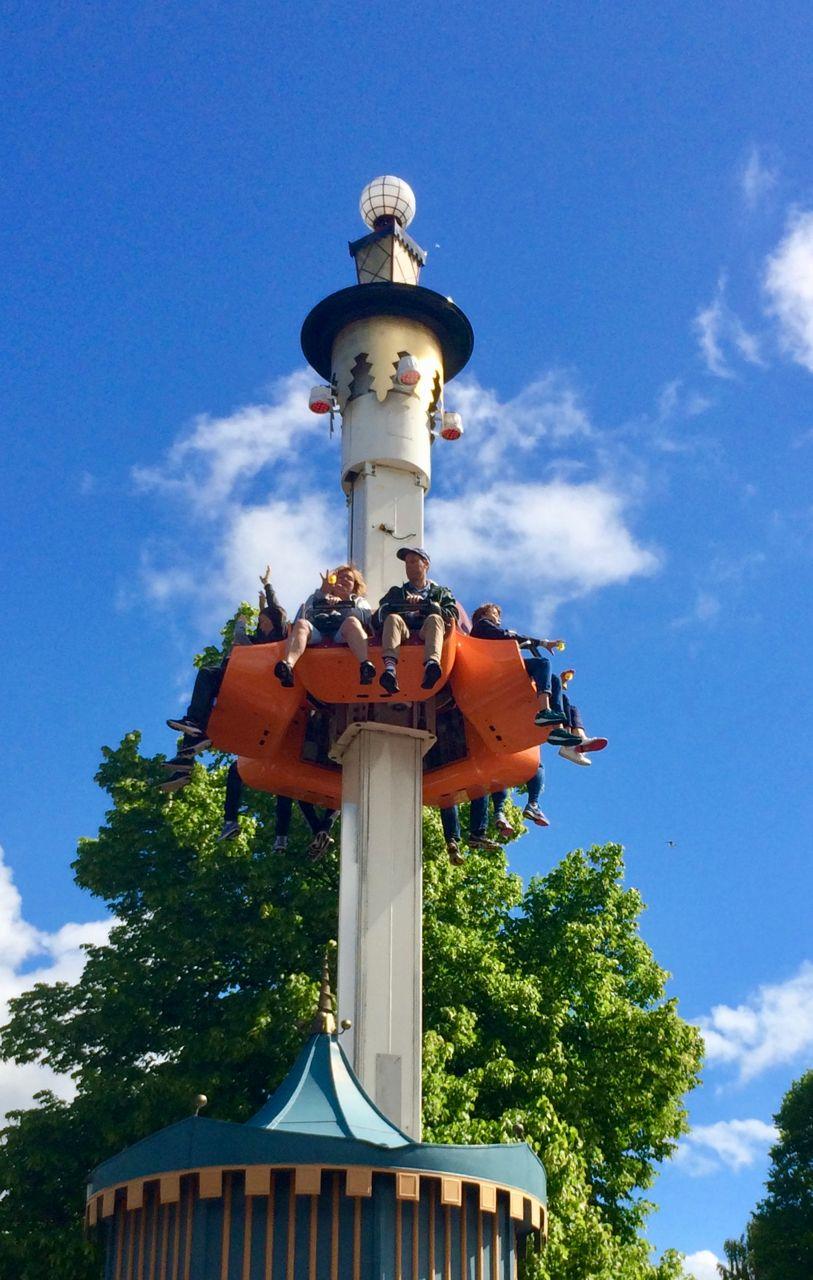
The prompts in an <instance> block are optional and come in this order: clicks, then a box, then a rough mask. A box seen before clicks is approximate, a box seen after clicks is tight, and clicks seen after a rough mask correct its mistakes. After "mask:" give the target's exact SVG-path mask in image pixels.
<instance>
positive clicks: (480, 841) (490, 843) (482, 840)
mask: <svg viewBox="0 0 813 1280" xmlns="http://www.w3.org/2000/svg"><path fill="white" fill-rule="evenodd" d="M467 843H468V846H469V848H470V849H485V850H486V852H487V853H496V851H497V850H498V849H500V848H501V847H502V846H501V845H500V844H498V843H497V841H496V840H489V838H488V836H469V838H468V842H467Z"/></svg>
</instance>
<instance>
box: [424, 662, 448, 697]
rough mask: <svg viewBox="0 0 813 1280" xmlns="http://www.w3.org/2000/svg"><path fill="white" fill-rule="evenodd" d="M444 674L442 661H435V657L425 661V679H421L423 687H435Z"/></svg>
mask: <svg viewBox="0 0 813 1280" xmlns="http://www.w3.org/2000/svg"><path fill="white" fill-rule="evenodd" d="M442 675H443V670H442V668H441V665H440V663H439V662H435V659H434V658H430V659H429V661H428V662H425V663H424V665H423V680H422V681H421V688H422V689H434V687H435V685H436V684H437V682H438V680H439V679H440V677H441V676H442Z"/></svg>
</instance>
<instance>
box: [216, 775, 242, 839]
mask: <svg viewBox="0 0 813 1280" xmlns="http://www.w3.org/2000/svg"><path fill="white" fill-rule="evenodd" d="M242 794H243V780H242V778H241V777H240V774H239V773H238V772H237V765H236V763H232V764H230V765H229V772H228V773H227V774H226V802H225V804H224V805H223V827H222V829H221V832H220V835H219V836H218V837H217V838H218V840H231V839H232V838H233V837H234V836H236V835H239V832H240V824H239V822H238V817H239V814H240V799H241V797H242Z"/></svg>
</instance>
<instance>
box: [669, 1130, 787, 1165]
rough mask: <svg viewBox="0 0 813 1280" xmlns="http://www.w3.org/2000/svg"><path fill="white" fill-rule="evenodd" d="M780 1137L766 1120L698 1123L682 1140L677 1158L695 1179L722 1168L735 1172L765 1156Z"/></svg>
mask: <svg viewBox="0 0 813 1280" xmlns="http://www.w3.org/2000/svg"><path fill="white" fill-rule="evenodd" d="M777 1137H778V1133H777V1130H776V1129H775V1128H774V1126H773V1125H771V1124H766V1123H765V1121H764V1120H718V1121H717V1122H716V1123H715V1124H700V1125H696V1126H695V1127H694V1128H693V1129H692V1131H691V1133H689V1134H688V1135H687V1136H686V1137H685V1138H684V1139H683V1140H682V1141H681V1143H680V1145H679V1147H678V1149H677V1152H676V1155H675V1159H676V1161H677V1163H678V1164H679V1165H682V1167H683V1168H684V1170H685V1171H686V1173H688V1174H690V1175H691V1176H692V1177H696V1178H702V1177H705V1176H706V1175H707V1174H710V1173H717V1172H718V1171H719V1170H720V1169H721V1168H723V1167H725V1168H727V1169H732V1170H733V1171H734V1172H735V1173H736V1172H738V1171H739V1170H740V1169H746V1168H748V1166H749V1165H752V1164H754V1163H755V1162H756V1161H757V1160H761V1159H763V1158H764V1156H765V1153H766V1152H767V1150H768V1147H770V1146H771V1145H772V1144H773V1143H774V1142H776V1139H777Z"/></svg>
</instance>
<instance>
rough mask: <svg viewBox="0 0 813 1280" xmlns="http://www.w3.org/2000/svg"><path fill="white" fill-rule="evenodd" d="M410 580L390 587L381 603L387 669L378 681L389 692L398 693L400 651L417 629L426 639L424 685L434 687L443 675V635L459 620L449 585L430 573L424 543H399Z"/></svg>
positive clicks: (379, 620) (382, 637)
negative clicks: (407, 545) (440, 582)
mask: <svg viewBox="0 0 813 1280" xmlns="http://www.w3.org/2000/svg"><path fill="white" fill-rule="evenodd" d="M397 555H398V559H399V560H403V562H404V568H405V569H406V576H407V580H406V582H405V583H404V584H403V586H400V587H390V589H389V591H388V592H387V594H386V595H385V596H383V597H382V599H381V601H380V603H379V606H378V615H377V617H378V623H379V625H380V626H381V656H382V659H383V661H384V671H383V673H382V675H381V676H380V677H379V683H380V684H381V686H382V688H384V689H386V691H387V693H398V692H399V688H398V675H397V670H396V668H397V666H398V655H399V652H400V649H401V645H402V644H403V642H404V640H406V639H408V638H409V634H410V632H412V631H417V632H418V634H419V635H420V637H421V639H422V640H423V644H424V650H423V667H424V674H423V680H422V681H421V686H422V688H424V689H431V688H432V687H433V686H434V685H436V684H437V682H438V680H439V679H440V677H441V666H440V656H441V652H442V649H443V637H444V635H445V634H446V631H447V629H448V628H449V627H450V626H451V625H452V623H453V622H456V621H457V620H458V617H459V615H458V611H457V604H456V603H455V598H454V596H453V595H452V593H451V591H450V590H449V588H448V587H441V586H439V585H438V584H437V582H432V581H431V579H430V578H429V577H427V574H428V571H429V556H428V554H427V552H426V551H425V550H424V548H423V547H399V548H398V552H397Z"/></svg>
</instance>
